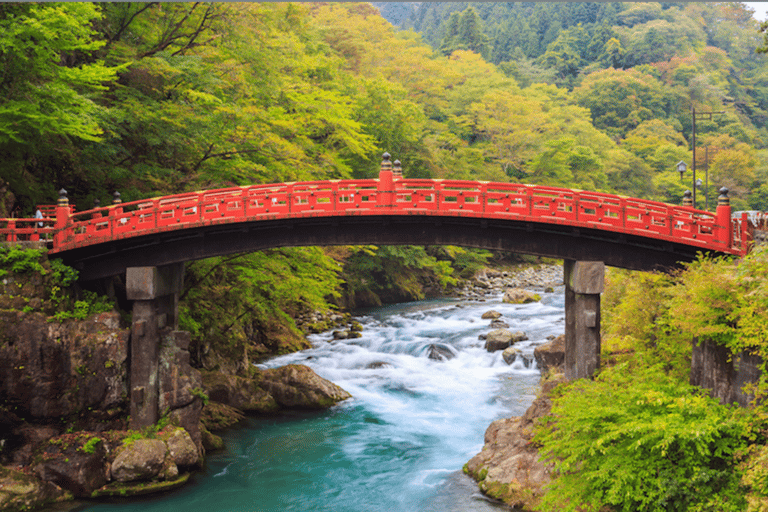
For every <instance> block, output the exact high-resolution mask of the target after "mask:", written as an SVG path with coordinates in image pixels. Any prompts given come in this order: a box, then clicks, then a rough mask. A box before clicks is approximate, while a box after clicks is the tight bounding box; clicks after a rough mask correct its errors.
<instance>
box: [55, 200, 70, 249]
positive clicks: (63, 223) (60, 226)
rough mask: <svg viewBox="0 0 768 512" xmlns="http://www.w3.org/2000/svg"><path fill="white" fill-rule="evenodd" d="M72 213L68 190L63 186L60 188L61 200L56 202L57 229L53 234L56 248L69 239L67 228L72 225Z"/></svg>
mask: <svg viewBox="0 0 768 512" xmlns="http://www.w3.org/2000/svg"><path fill="white" fill-rule="evenodd" d="M70 213H71V210H70V208H69V199H68V198H67V191H66V190H64V189H63V188H62V189H61V190H59V200H58V202H57V203H56V225H55V228H56V231H55V232H54V234H53V247H54V248H57V247H61V246H62V245H64V241H65V240H66V239H67V233H66V229H67V228H68V227H69V225H70V220H69V216H70Z"/></svg>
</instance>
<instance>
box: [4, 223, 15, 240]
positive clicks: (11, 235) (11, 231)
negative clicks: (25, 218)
mask: <svg viewBox="0 0 768 512" xmlns="http://www.w3.org/2000/svg"><path fill="white" fill-rule="evenodd" d="M6 241H8V242H15V241H16V219H8V237H7V238H6Z"/></svg>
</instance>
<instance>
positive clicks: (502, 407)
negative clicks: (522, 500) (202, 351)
mask: <svg viewBox="0 0 768 512" xmlns="http://www.w3.org/2000/svg"><path fill="white" fill-rule="evenodd" d="M489 309H494V310H496V311H498V312H500V313H502V315H503V316H502V317H501V319H502V320H504V321H505V322H507V323H508V324H509V326H510V327H509V329H510V330H512V331H517V330H521V331H524V332H526V333H527V335H528V337H529V340H528V341H524V342H521V343H519V344H518V345H517V346H518V347H520V348H521V349H522V351H523V354H524V355H526V356H527V357H529V358H530V359H533V357H532V354H533V349H534V347H535V346H536V345H538V344H541V343H543V342H545V341H546V339H547V337H548V336H553V335H559V334H562V333H563V332H564V296H563V291H562V286H561V287H559V288H558V289H556V291H555V292H554V293H544V294H542V301H541V302H540V303H533V304H526V305H511V304H503V303H502V302H501V296H500V295H499V296H498V297H494V298H490V299H488V300H487V301H486V302H478V301H467V300H459V299H442V300H430V301H421V302H415V303H409V304H399V305H393V306H387V307H381V308H377V309H374V310H370V311H366V312H362V313H361V315H360V316H359V317H358V320H359V321H360V322H361V323H362V324H363V327H364V330H363V336H362V337H361V338H358V339H352V340H339V341H333V340H332V337H331V334H330V333H324V334H319V335H314V336H312V338H311V339H312V342H313V346H314V348H312V349H310V350H305V351H303V352H299V353H295V354H290V355H286V356H281V357H277V358H275V359H272V360H270V361H268V362H267V363H266V364H265V365H263V366H265V367H275V366H282V365H285V364H289V363H301V364H306V365H308V366H310V367H312V368H313V369H314V370H315V371H316V372H317V373H318V374H320V375H321V376H322V377H325V378H327V379H329V380H331V381H332V382H335V383H336V384H338V385H340V386H341V387H342V388H344V389H345V390H347V391H348V392H350V393H351V394H352V395H353V398H352V399H350V400H347V401H345V402H343V403H342V404H340V405H338V406H336V407H333V408H331V409H330V410H327V411H323V412H313V413H295V414H291V415H288V416H283V417H280V418H263V419H262V418H259V419H254V418H251V419H248V420H247V421H246V422H244V424H243V425H242V426H240V427H238V428H235V429H232V430H229V431H227V432H225V433H224V435H223V437H224V440H225V443H226V450H225V451H224V453H218V454H213V455H210V456H208V458H207V461H206V467H205V469H204V470H203V471H201V472H200V473H198V474H196V475H195V476H194V477H193V478H192V479H191V483H190V484H189V485H187V486H186V487H184V488H182V489H180V490H177V491H173V492H170V493H167V494H164V495H162V496H154V497H150V498H147V499H140V500H132V501H129V502H126V503H116V504H106V503H102V504H89V505H86V506H83V507H81V508H80V509H79V510H81V511H83V512H153V511H157V512H160V511H163V512H166V511H169V510H170V511H184V512H210V511H217V512H249V511H258V512H278V511H280V512H282V511H297V512H305V511H324V512H326V511H333V512H363V511H365V512H393V511H397V512H417V511H418V512H430V511H434V512H438V511H440V512H490V511H499V510H506V507H504V506H501V505H499V504H496V503H492V502H490V501H489V500H487V499H485V498H484V497H483V496H482V495H481V494H480V493H479V491H478V490H477V486H476V484H475V482H474V481H473V480H471V479H470V478H469V477H467V476H465V475H464V474H463V473H462V471H461V468H462V466H463V465H464V463H466V462H467V461H468V460H469V459H470V458H471V457H472V456H474V455H475V454H476V453H478V452H479V451H480V449H481V448H482V445H483V434H484V432H485V429H486V428H487V427H488V425H489V424H490V423H491V422H492V421H493V420H495V419H498V418H503V417H509V416H519V415H521V414H523V412H525V410H526V408H527V407H528V406H529V405H530V404H531V402H532V401H533V399H534V397H535V393H536V387H537V383H538V378H539V371H538V370H537V369H536V368H535V364H534V365H532V367H528V368H526V366H525V365H524V364H523V362H522V361H521V360H520V359H518V361H516V362H515V363H514V364H513V365H512V366H510V365H507V364H506V363H505V362H504V360H503V359H502V357H501V352H495V353H488V352H487V351H486V350H485V349H484V347H483V344H484V342H483V341H481V340H479V339H478V336H479V335H480V334H483V333H487V332H488V331H489V330H491V329H490V327H489V322H490V321H489V320H482V319H481V318H480V317H481V315H482V314H483V313H484V312H485V311H487V310H489ZM430 345H439V346H441V347H443V348H444V349H447V350H449V351H450V352H451V353H452V354H453V357H452V358H451V359H448V360H442V361H438V360H433V359H430V358H429V357H428V349H429V346H430Z"/></svg>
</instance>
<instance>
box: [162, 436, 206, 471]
mask: <svg viewBox="0 0 768 512" xmlns="http://www.w3.org/2000/svg"><path fill="white" fill-rule="evenodd" d="M163 438H164V440H165V444H166V446H167V447H168V455H169V456H170V458H171V460H172V461H173V462H174V464H176V466H177V467H181V468H184V467H190V466H194V465H196V464H197V463H198V462H200V453H199V452H198V448H197V444H195V442H194V441H193V440H192V437H191V436H190V435H189V433H188V432H187V431H186V430H185V429H183V428H181V427H179V428H176V429H175V430H173V432H171V433H170V434H168V435H167V436H164V437H163Z"/></svg>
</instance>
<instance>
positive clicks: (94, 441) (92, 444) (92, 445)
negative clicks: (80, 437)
mask: <svg viewBox="0 0 768 512" xmlns="http://www.w3.org/2000/svg"><path fill="white" fill-rule="evenodd" d="M103 442H104V440H103V439H102V438H100V437H92V438H90V439H89V440H88V441H86V442H85V444H83V446H81V447H80V448H78V450H80V451H82V452H84V453H95V452H96V447H97V446H98V445H99V444H101V443H103Z"/></svg>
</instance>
